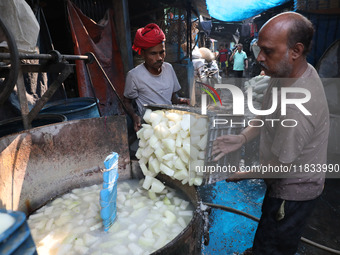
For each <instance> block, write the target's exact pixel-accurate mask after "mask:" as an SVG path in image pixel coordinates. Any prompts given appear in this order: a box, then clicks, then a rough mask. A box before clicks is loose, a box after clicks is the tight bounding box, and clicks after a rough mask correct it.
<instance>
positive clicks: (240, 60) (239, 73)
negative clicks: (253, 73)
mask: <svg viewBox="0 0 340 255" xmlns="http://www.w3.org/2000/svg"><path fill="white" fill-rule="evenodd" d="M242 49H243V45H242V44H241V43H239V44H238V45H237V47H236V49H235V50H234V52H233V54H231V56H230V62H231V61H234V67H233V70H234V73H235V78H236V86H237V87H239V88H241V85H242V77H243V71H245V70H247V69H248V57H247V54H246V53H245V52H244V51H243V50H242Z"/></svg>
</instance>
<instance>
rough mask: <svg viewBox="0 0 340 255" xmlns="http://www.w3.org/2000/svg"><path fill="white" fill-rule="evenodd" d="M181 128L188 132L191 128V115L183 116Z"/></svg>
mask: <svg viewBox="0 0 340 255" xmlns="http://www.w3.org/2000/svg"><path fill="white" fill-rule="evenodd" d="M181 127H182V129H183V130H184V131H188V130H189V128H190V114H183V116H182V120H181Z"/></svg>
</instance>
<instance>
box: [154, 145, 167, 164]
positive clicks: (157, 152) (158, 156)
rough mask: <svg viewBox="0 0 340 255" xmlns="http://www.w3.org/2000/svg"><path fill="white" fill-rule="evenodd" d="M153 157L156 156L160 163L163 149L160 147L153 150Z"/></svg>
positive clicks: (163, 153)
mask: <svg viewBox="0 0 340 255" xmlns="http://www.w3.org/2000/svg"><path fill="white" fill-rule="evenodd" d="M155 155H156V157H157V158H158V160H159V161H162V160H163V159H162V158H163V156H164V155H165V152H164V151H163V149H162V148H161V147H158V148H157V149H156V150H155Z"/></svg>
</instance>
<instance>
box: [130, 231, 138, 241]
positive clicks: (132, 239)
mask: <svg viewBox="0 0 340 255" xmlns="http://www.w3.org/2000/svg"><path fill="white" fill-rule="evenodd" d="M128 238H129V240H130V241H135V240H137V236H136V235H135V234H134V233H130V234H129V235H128Z"/></svg>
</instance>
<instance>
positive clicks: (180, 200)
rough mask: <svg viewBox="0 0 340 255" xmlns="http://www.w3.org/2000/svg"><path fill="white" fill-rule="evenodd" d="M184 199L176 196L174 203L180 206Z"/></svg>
mask: <svg viewBox="0 0 340 255" xmlns="http://www.w3.org/2000/svg"><path fill="white" fill-rule="evenodd" d="M182 200H183V199H181V198H179V197H174V205H176V206H179V205H180V204H181V203H182Z"/></svg>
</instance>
